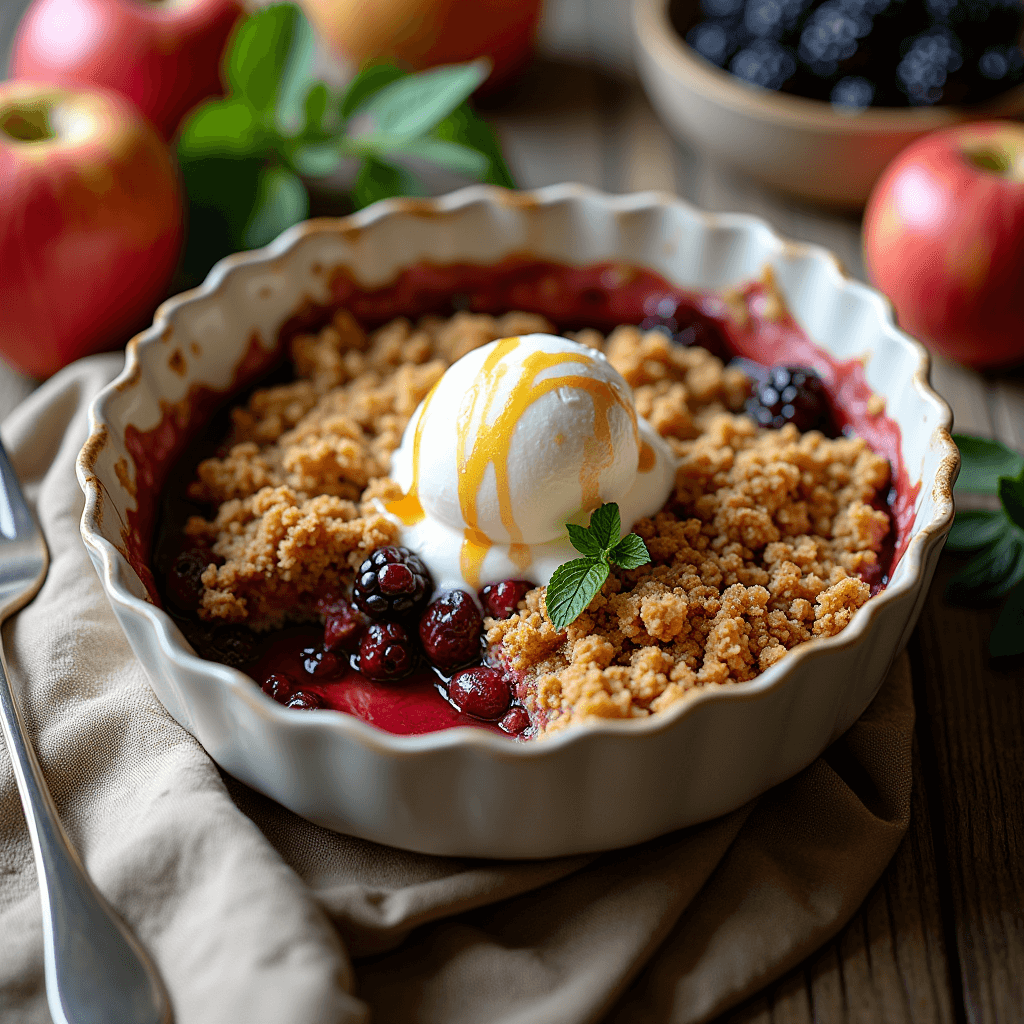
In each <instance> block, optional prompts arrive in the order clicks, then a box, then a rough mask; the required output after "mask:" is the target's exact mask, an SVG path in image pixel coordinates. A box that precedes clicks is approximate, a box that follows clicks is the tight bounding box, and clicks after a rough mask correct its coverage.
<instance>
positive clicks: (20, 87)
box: [0, 82, 182, 377]
mask: <svg viewBox="0 0 1024 1024" xmlns="http://www.w3.org/2000/svg"><path fill="white" fill-rule="evenodd" d="M181 239H182V197H181V189H180V185H179V182H178V173H177V168H176V167H175V166H174V163H173V161H172V159H171V156H170V153H169V151H168V149H167V146H166V144H165V143H164V141H163V140H162V139H161V138H160V137H159V136H158V135H157V133H156V131H155V130H154V129H153V127H152V126H151V125H150V123H149V122H148V121H146V120H145V119H144V118H143V117H142V115H141V114H139V112H138V111H137V110H136V109H135V107H133V106H132V104H131V103H129V102H128V100H126V99H125V98H124V97H123V96H119V95H117V94H116V93H112V92H106V91H99V90H85V89H81V88H65V87H61V86H53V85H39V84H35V83H32V82H3V83H0V267H2V268H3V273H0V355H3V357H4V358H5V359H7V361H8V362H10V363H12V364H13V365H14V366H16V367H18V368H19V369H20V370H23V371H24V372H25V373H28V374H31V375H32V376H34V377H48V376H49V375H50V374H52V373H55V372H56V371H57V370H59V369H60V368H61V367H62V366H64V365H65V364H66V363H69V362H71V361H72V360H74V359H77V358H78V357H79V356H84V355H88V354H89V353H91V352H98V351H100V350H102V349H107V348H113V347H115V346H117V345H119V344H123V343H124V340H125V337H126V335H127V334H128V333H129V332H130V331H131V330H132V329H134V328H136V327H137V326H139V325H140V323H142V322H143V321H145V320H146V319H148V317H149V316H150V315H151V314H152V312H153V308H154V307H155V306H156V304H157V303H158V302H159V301H160V300H161V299H162V298H163V297H164V295H165V293H166V289H167V285H168V282H169V281H170V278H171V275H172V274H173V273H174V269H175V266H176V264H177V260H178V254H179V251H180V249H181Z"/></svg>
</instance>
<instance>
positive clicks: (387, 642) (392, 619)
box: [153, 296, 902, 739]
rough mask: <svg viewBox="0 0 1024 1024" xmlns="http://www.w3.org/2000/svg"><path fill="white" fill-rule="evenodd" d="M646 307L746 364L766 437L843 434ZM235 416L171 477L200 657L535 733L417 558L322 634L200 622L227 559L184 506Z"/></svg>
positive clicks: (404, 727) (497, 606) (375, 573)
mask: <svg viewBox="0 0 1024 1024" xmlns="http://www.w3.org/2000/svg"><path fill="white" fill-rule="evenodd" d="M755 297H756V296H755ZM453 305H456V306H457V305H458V303H453ZM669 305H672V308H671V309H669V308H668V306H669ZM644 310H645V312H646V313H647V314H648V315H647V316H646V317H645V318H644V319H643V320H642V321H641V323H640V326H641V327H642V328H643V329H647V330H651V329H657V330H662V331H664V332H665V333H667V334H669V335H670V336H671V337H673V339H674V340H675V341H676V342H677V343H679V344H686V345H692V344H698V345H701V346H702V347H705V348H707V349H709V350H710V351H712V352H713V353H714V354H716V355H718V356H719V357H721V358H723V360H724V361H729V360H730V359H732V360H733V361H734V362H737V363H739V364H740V365H741V366H742V368H743V369H744V370H745V371H746V372H747V374H748V375H749V376H750V377H751V379H752V381H753V387H752V392H751V396H750V398H749V399H748V402H747V406H746V411H747V413H748V414H749V415H751V416H752V417H753V418H754V419H755V420H756V421H758V422H759V423H761V424H762V425H763V426H771V427H778V426H781V425H782V424H783V423H785V422H793V423H795V424H796V426H797V427H798V428H799V429H801V430H809V429H815V428H816V429H821V430H822V431H823V432H824V433H827V434H832V435H833V436H834V435H835V434H836V433H839V432H840V425H839V423H838V422H837V420H838V419H839V417H837V416H836V415H835V413H836V409H835V406H834V404H833V402H832V400H831V399H830V395H829V392H828V390H827V389H826V387H825V385H824V384H823V383H822V380H821V378H820V377H819V376H818V374H816V373H815V372H814V370H812V369H809V368H808V367H805V366H796V365H776V366H773V367H767V366H764V365H762V364H759V363H756V362H753V361H751V360H750V359H747V358H743V357H742V356H735V355H734V352H733V347H732V346H731V345H730V344H729V343H728V342H727V341H726V339H725V337H724V335H723V331H722V330H721V329H720V325H719V324H717V323H716V322H715V320H716V318H715V317H713V316H707V315H704V314H703V313H701V312H700V311H698V310H696V309H693V308H684V304H683V303H681V302H680V303H675V300H672V299H666V298H663V299H661V300H660V301H659V300H655V301H648V300H645V302H644ZM453 311H454V310H453ZM560 329H562V330H571V329H573V328H572V326H564V325H563V326H560ZM775 340H776V342H778V339H775ZM783 347H785V346H783ZM776 354H778V346H777V345H776ZM769 355H771V352H769ZM287 379H289V372H288V369H287V367H280V368H279V369H278V370H277V371H275V372H273V373H272V374H270V375H269V376H266V377H264V378H263V379H261V380H260V381H259V382H257V383H256V384H254V385H253V387H254V388H255V387H265V386H267V385H268V384H273V383H279V382H283V381H285V380H287ZM833 383H834V384H835V383H836V382H835V381H834V382H833ZM839 383H840V390H843V388H842V381H841V380H840V381H839ZM250 390H251V389H250ZM242 397H243V398H244V395H243V396H242ZM238 398H239V396H237V395H235V396H233V399H232V402H231V403H229V404H231V405H234V404H237V402H238ZM227 417H228V408H227V407H226V408H224V409H222V410H221V412H220V413H219V414H217V415H216V416H215V417H214V420H213V421H212V422H211V423H210V424H209V426H208V429H206V430H205V431H204V432H203V439H204V440H201V441H200V442H199V443H197V444H193V445H190V446H189V447H188V448H187V449H186V455H185V456H184V457H182V458H179V459H178V460H177V462H176V463H175V465H174V466H173V468H172V470H171V472H170V473H169V475H168V478H167V480H166V482H165V486H164V488H163V489H162V496H161V508H160V514H159V524H158V529H157V531H156V543H155V547H154V554H153V563H154V566H155V568H156V569H157V579H159V580H161V581H162V583H163V587H162V596H163V597H164V605H165V607H166V608H167V610H168V611H169V612H170V614H171V615H172V616H173V617H174V619H175V621H176V622H177V624H178V625H179V627H180V628H181V629H182V632H183V633H184V634H185V636H186V638H187V639H188V640H189V641H190V643H192V645H193V646H194V647H195V648H196V650H197V652H198V653H199V654H200V655H202V656H203V657H207V658H210V659H211V660H215V661H220V662H222V663H224V664H228V665H231V666H233V667H237V668H240V669H242V670H243V671H246V672H247V673H248V674H249V675H250V676H252V678H253V679H254V680H256V681H257V683H258V684H259V685H261V688H262V689H263V691H264V692H265V693H266V694H267V695H268V696H270V697H272V698H273V699H274V700H276V701H278V702H279V703H281V704H283V705H285V706H286V707H290V708H293V709H296V710H315V709H320V708H331V709H334V710H337V711H343V712H346V713H349V714H352V715H355V716H356V717H358V718H361V719H363V720H364V721H368V722H370V723H372V724H374V725H377V726H378V727H379V728H382V729H384V730H385V731H387V732H391V733H393V734H417V733H426V732H435V731H438V730H441V729H447V728H452V727H455V726H460V725H471V726H475V727H482V728H485V729H490V730H492V731H496V732H503V733H505V734H508V735H510V736H515V737H518V738H521V739H526V738H529V737H530V736H531V735H533V734H534V733H535V732H536V725H535V724H531V722H530V719H529V715H528V713H527V711H526V709H525V708H524V707H523V705H522V700H523V698H524V697H525V692H524V690H525V684H524V682H523V680H522V679H521V678H517V677H516V675H515V673H513V672H511V671H509V670H508V668H507V667H506V666H503V665H502V664H500V663H499V661H498V660H497V658H496V657H495V656H494V655H488V654H487V652H486V651H485V648H484V642H483V636H482V616H481V613H480V611H479V609H478V607H477V603H476V601H474V599H473V597H472V596H471V595H469V594H467V593H466V592H464V591H452V592H448V593H446V594H439V595H436V596H435V599H434V601H432V602H430V603H429V604H428V599H429V598H430V597H431V591H432V589H433V584H432V582H431V580H430V576H429V572H428V571H427V570H426V567H425V566H423V564H422V562H420V560H419V558H418V557H417V556H416V555H415V553H414V552H410V551H408V550H406V549H404V548H400V547H397V546H389V547H387V548H379V549H377V550H376V551H375V552H373V553H372V554H371V556H370V557H369V558H368V559H366V561H365V562H364V563H363V565H362V566H360V569H359V572H358V573H357V575H356V580H355V584H354V586H353V590H352V594H351V595H348V596H344V595H336V594H329V593H328V594H324V595H322V596H321V598H320V601H319V603H318V606H319V609H320V611H321V613H322V614H323V615H324V625H323V626H319V625H296V626H291V627H287V628H284V629H281V630H278V631H275V632H272V633H270V634H257V633H255V632H254V631H252V630H250V629H248V628H247V627H246V626H243V625H237V624H222V625H211V624H209V623H205V622H201V621H200V620H199V619H198V617H197V616H196V614H195V609H196V607H197V606H198V598H199V594H200V588H201V583H200V581H199V576H200V575H201V573H202V571H203V570H204V569H205V567H206V565H207V564H209V562H211V561H214V562H215V561H217V559H216V557H215V556H214V555H213V554H212V553H211V552H210V551H208V550H199V549H194V548H192V549H190V548H184V549H183V548H182V546H181V540H180V538H181V534H182V527H183V525H184V522H185V520H186V519H187V517H188V516H189V515H190V514H199V513H206V512H208V511H209V510H208V509H206V508H204V507H201V506H198V505H196V504H195V503H192V502H189V501H188V500H187V499H185V498H184V497H183V495H184V494H185V493H186V487H187V484H188V482H189V481H190V480H191V479H192V478H193V476H194V471H195V468H196V466H197V464H198V462H199V461H201V459H203V458H206V457H209V456H210V455H213V454H215V453H217V451H218V444H217V442H211V441H210V440H209V439H210V438H223V437H225V436H226V435H227V424H228V419H227ZM842 429H843V430H845V429H847V428H845V427H844V428H842ZM900 468H901V469H902V467H900ZM897 499H898V493H897V488H896V486H893V487H891V488H890V490H889V492H888V494H887V495H886V496H885V497H883V496H882V495H881V494H880V495H879V496H878V498H877V499H876V502H875V504H876V507H878V508H880V509H882V510H884V511H887V512H888V513H889V514H890V518H891V520H892V522H893V524H894V527H893V528H890V531H889V535H888V536H887V537H886V539H885V542H884V545H883V550H882V552H881V553H880V558H879V562H878V571H877V573H876V574H874V576H873V577H872V578H870V579H868V580H867V582H869V583H870V584H871V588H872V593H876V592H877V591H878V590H880V589H882V587H884V586H885V584H886V583H887V582H888V571H889V569H890V567H891V566H892V564H893V563H894V561H895V558H896V557H897V553H898V552H897V548H896V540H897V538H896V530H895V524H896V523H897V520H898V519H900V518H902V517H900V516H899V515H898V514H897V513H898V511H899V509H898V508H897ZM533 586H534V584H533V583H531V582H529V581H525V580H505V581H502V582H500V583H494V584H490V585H488V586H486V587H484V588H483V589H482V590H481V592H480V593H479V594H478V595H477V599H478V601H479V602H480V605H481V606H482V607H483V608H484V609H485V613H486V614H488V615H491V616H493V617H495V618H507V617H509V616H510V615H512V614H513V613H514V612H515V610H516V606H517V604H518V602H519V601H520V600H522V598H523V596H524V595H525V594H526V592H527V591H528V590H530V589H532V587H533Z"/></svg>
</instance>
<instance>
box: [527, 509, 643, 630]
mask: <svg viewBox="0 0 1024 1024" xmlns="http://www.w3.org/2000/svg"><path fill="white" fill-rule="evenodd" d="M565 526H566V529H567V530H568V531H569V540H570V542H571V543H572V546H573V547H574V548H575V549H576V550H577V551H578V552H580V554H581V555H583V558H574V559H573V560H572V561H571V562H566V563H565V564H564V565H560V566H559V567H558V568H557V569H556V570H555V571H554V572H553V573H552V574H551V579H550V580H549V581H548V587H547V591H546V593H545V596H544V603H545V606H546V608H547V612H548V618H549V619H551V623H552V625H553V626H554V627H555V629H557V630H559V631H561V630H563V629H565V628H566V627H567V626H568V625H569V624H570V623H571V622H574V621H575V620H576V619H577V618H578V617H579V616H580V615H581V614H582V612H583V611H584V610H585V609H586V607H587V605H589V604H590V602H591V601H592V600H593V599H594V595H595V594H597V592H598V591H599V590H600V589H601V587H602V586H604V581H605V580H606V579H608V574H609V573H610V572H611V567H612V566H613V565H617V566H620V567H621V568H623V569H638V568H639V567H640V566H641V565H646V564H647V563H648V562H649V561H650V560H651V555H650V552H649V551H648V550H647V545H646V544H644V542H643V540H642V539H641V538H640V537H638V536H637V535H636V534H635V533H627V534H626V536H625V537H621V538H620V536H619V534H620V533H621V532H622V521H621V519H620V517H619V506H618V505H616V504H615V502H613V501H612V502H608V503H607V504H605V505H602V506H601V507H600V508H596V509H594V511H593V513H592V514H591V516H590V525H589V526H577V525H576V524H575V523H566V524H565Z"/></svg>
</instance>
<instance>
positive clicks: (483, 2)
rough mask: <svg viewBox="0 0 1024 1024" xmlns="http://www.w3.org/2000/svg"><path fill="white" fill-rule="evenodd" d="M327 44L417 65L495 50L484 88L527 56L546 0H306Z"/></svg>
mask: <svg viewBox="0 0 1024 1024" xmlns="http://www.w3.org/2000/svg"><path fill="white" fill-rule="evenodd" d="M301 4H302V7H303V9H304V10H305V12H306V14H307V15H308V17H309V20H310V21H311V22H312V23H313V25H314V26H315V27H316V29H317V31H318V32H319V33H320V35H321V36H322V37H323V38H324V40H325V41H326V42H327V44H328V45H329V46H330V47H332V48H333V49H334V50H336V51H337V52H338V53H340V54H341V55H342V56H344V57H347V58H348V59H349V60H351V61H353V62H354V63H355V64H356V65H360V64H363V63H364V62H365V61H368V60H372V59H374V58H377V57H384V58H388V59H390V60H395V61H398V62H399V63H401V64H405V65H408V66H409V67H411V68H413V69H414V70H417V71H420V70H422V69H424V68H429V67H434V66H436V65H438V64H455V63H458V62H460V61H465V60H472V59H474V58H475V57H490V59H491V61H492V62H493V68H492V71H491V76H490V78H489V79H488V80H487V82H486V83H485V87H486V88H489V89H492V90H493V89H494V88H497V87H500V86H501V85H503V84H505V83H506V82H507V81H508V80H509V79H510V78H511V77H512V76H513V75H515V74H516V72H518V71H519V70H520V69H521V68H522V67H523V66H524V65H525V64H526V62H527V61H528V60H529V58H530V54H531V53H532V51H533V42H534V37H535V35H536V33H537V24H538V22H539V20H540V13H541V6H542V0H301Z"/></svg>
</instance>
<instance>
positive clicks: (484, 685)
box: [448, 665, 512, 722]
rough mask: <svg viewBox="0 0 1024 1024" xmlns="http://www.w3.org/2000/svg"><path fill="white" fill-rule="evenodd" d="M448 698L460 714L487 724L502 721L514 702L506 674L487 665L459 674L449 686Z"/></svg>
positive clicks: (464, 670)
mask: <svg viewBox="0 0 1024 1024" xmlns="http://www.w3.org/2000/svg"><path fill="white" fill-rule="evenodd" d="M448 697H449V698H450V699H451V702H452V703H453V704H454V705H455V706H456V707H457V708H458V709H459V710H460V711H464V712H465V713H466V714H467V715H472V716H473V717H474V718H482V719H484V721H487V722H494V721H496V720H497V719H499V718H501V717H502V715H504V714H505V712H506V711H508V706H509V704H511V703H512V691H511V689H510V687H509V685H508V680H507V679H506V678H505V675H504V674H503V673H502V672H499V671H498V670H497V669H496V668H487V667H486V666H484V665H478V666H477V667H476V668H467V669H463V670H462V671H461V672H457V673H456V674H455V676H454V677H453V678H452V681H451V684H450V685H449V687H448Z"/></svg>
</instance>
